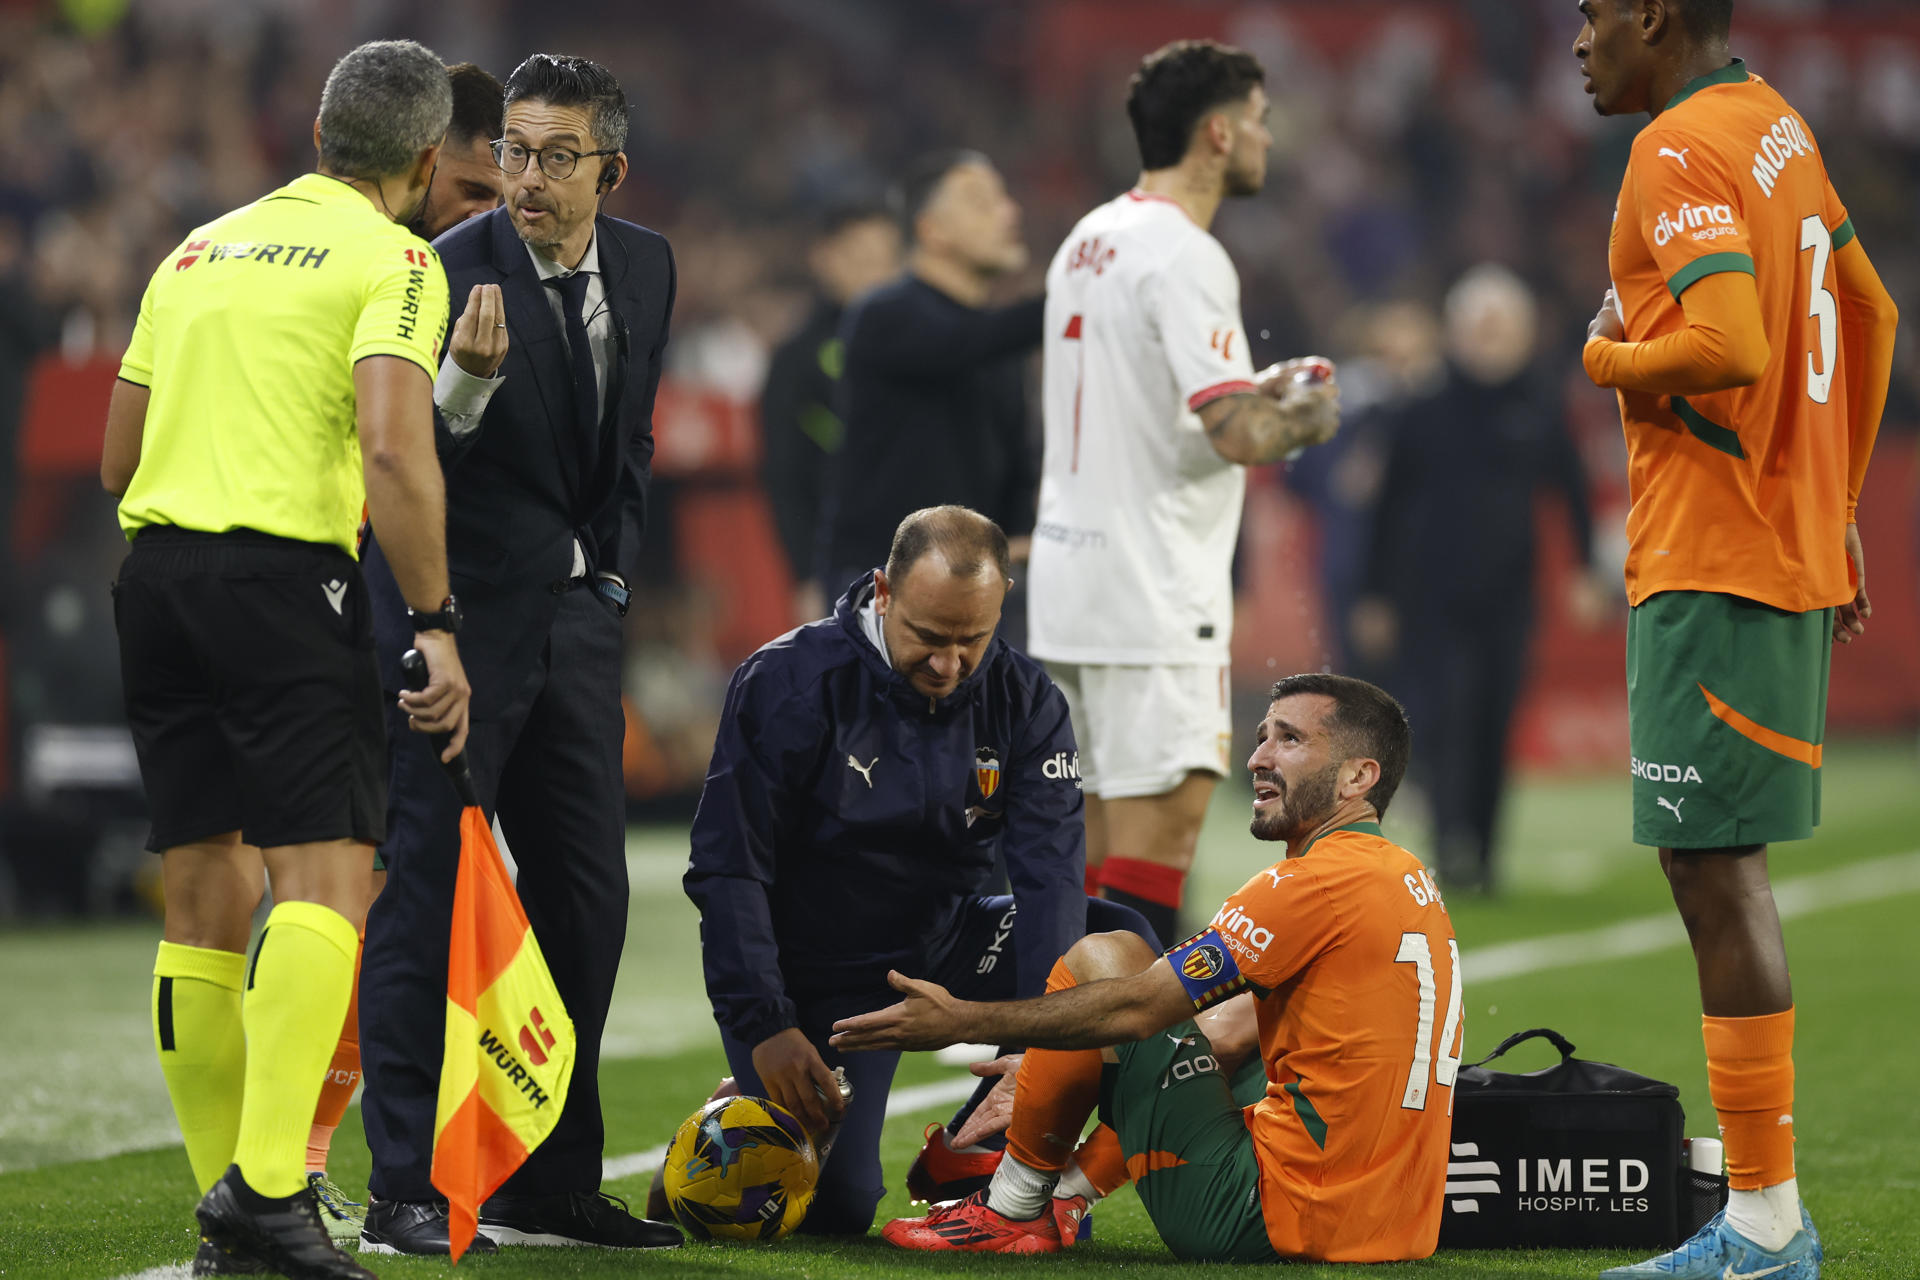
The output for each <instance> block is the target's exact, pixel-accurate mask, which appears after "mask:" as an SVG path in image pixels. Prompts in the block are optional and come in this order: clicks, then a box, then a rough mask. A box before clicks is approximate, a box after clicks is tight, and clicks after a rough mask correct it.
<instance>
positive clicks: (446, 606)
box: [407, 596, 460, 635]
mask: <svg viewBox="0 0 1920 1280" xmlns="http://www.w3.org/2000/svg"><path fill="white" fill-rule="evenodd" d="M407 621H408V622H410V623H412V624H413V629H414V630H415V631H416V632H420V631H444V632H446V633H447V634H448V635H456V634H458V633H459V631H460V602H459V601H458V600H456V599H454V598H453V597H452V596H448V597H447V598H446V599H445V600H442V601H441V602H440V607H439V608H438V609H436V610H434V611H433V612H431V613H428V612H426V611H424V610H420V609H416V608H414V607H413V606H411V605H409V606H407Z"/></svg>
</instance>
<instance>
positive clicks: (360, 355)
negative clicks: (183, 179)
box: [120, 173, 447, 555]
mask: <svg viewBox="0 0 1920 1280" xmlns="http://www.w3.org/2000/svg"><path fill="white" fill-rule="evenodd" d="M446 330H447V275H446V272H445V271H444V270H443V269H442V268H441V266H440V259H439V257H438V256H437V255H436V254H435V253H434V251H433V250H432V249H431V248H430V247H428V245H427V244H426V243H425V242H424V241H422V240H421V239H419V238H418V237H417V236H415V235H414V234H413V233H412V232H410V231H408V230H407V229H406V228H405V227H403V226H399V225H398V224H396V223H394V222H392V221H391V220H389V219H388V218H386V217H384V216H382V215H381V214H380V212H379V211H378V210H376V209H375V208H374V207H373V206H372V205H371V204H370V203H368V201H367V199H366V197H365V196H363V195H361V194H360V193H359V192H358V191H356V190H355V189H354V188H352V187H350V186H348V185H347V184H346V183H344V182H341V181H340V180H338V179H336V178H330V177H327V176H326V175H324V174H318V173H309V174H306V175H304V176H302V177H299V178H296V179H295V180H294V181H293V182H291V183H289V184H288V185H286V186H284V187H282V188H280V189H279V190H278V191H273V192H269V193H268V194H267V195H265V196H262V197H261V198H260V199H258V200H256V201H254V202H253V203H252V204H249V205H246V206H244V207H242V208H239V209H236V210H234V211H233V212H232V213H229V214H227V215H225V216H224V217H221V218H218V219H216V220H215V221H213V222H210V223H208V224H207V225H205V226H203V227H199V228H197V229H195V230H194V231H193V232H192V233H191V234H190V235H188V237H187V239H186V240H185V242H183V243H182V244H181V246H180V248H179V249H178V250H176V251H175V252H174V253H172V254H170V255H168V257H167V259H166V260H165V261H163V262H162V263H161V264H160V267H159V269H158V270H157V271H155V272H154V275H153V279H152V280H151V281H150V282H149V283H148V285H147V291H146V296H145V297H143V298H142V299H141V301H140V316H139V319H138V321H137V322H136V323H135V325H134V331H133V340H132V342H131V343H130V344H129V345H128V347H127V354H126V356H125V358H124V359H123V360H122V362H121V366H120V377H121V378H123V379H124V380H126V381H128V382H132V383H136V384H138V385H140V386H143V387H147V388H148V389H149V391H150V398H149V400H148V403H147V417H146V426H145V428H144V431H143V435H142V439H141V445H140V465H139V467H138V468H137V469H136V470H135V472H134V474H133V480H132V482H131V483H130V484H129V485H128V486H127V492H126V496H125V497H124V498H123V499H122V500H121V503H120V526H121V528H122V529H124V530H125V531H126V533H127V536H128V537H129V538H131V537H133V536H134V535H136V534H137V533H139V531H140V530H141V529H143V528H145V527H147V526H148V525H156V524H159V525H172V526H175V527H178V528H182V529H197V530H200V531H202V532H205V533H224V532H226V531H228V530H232V529H252V530H255V531H257V532H260V533H269V534H273V535H275V536H276V537H282V538H293V539H297V540H299V541H301V542H317V543H325V544H329V545H332V546H336V547H339V548H340V549H341V550H343V551H345V552H346V553H347V554H348V555H357V554H358V539H357V537H356V534H357V531H358V529H359V524H360V513H361V511H362V509H363V508H364V506H365V504H366V481H365V477H364V474H363V473H362V471H361V462H360V438H359V432H358V427H357V419H356V416H355V396H354V384H353V366H354V364H355V363H356V362H358V361H360V360H363V359H365V358H366V357H368V356H379V355H390V356H399V357H400V358H401V359H404V360H410V361H412V362H413V363H415V364H417V365H419V366H420V367H421V368H422V369H424V370H425V371H426V373H427V377H428V378H429V379H431V378H432V377H433V376H434V374H435V373H436V371H437V370H438V369H439V361H440V348H441V343H442V341H443V340H444V339H445V337H446ZM421 394H422V395H426V394H427V391H426V388H425V387H422V388H421Z"/></svg>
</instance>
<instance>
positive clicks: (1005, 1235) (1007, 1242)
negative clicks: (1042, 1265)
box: [880, 1188, 1066, 1253]
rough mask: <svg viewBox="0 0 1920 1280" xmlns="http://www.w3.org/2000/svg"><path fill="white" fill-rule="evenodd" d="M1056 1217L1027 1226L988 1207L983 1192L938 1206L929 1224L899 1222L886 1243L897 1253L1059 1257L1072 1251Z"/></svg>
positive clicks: (888, 1229)
mask: <svg viewBox="0 0 1920 1280" xmlns="http://www.w3.org/2000/svg"><path fill="white" fill-rule="evenodd" d="M1054 1218H1055V1215H1054V1213H1053V1212H1046V1213H1042V1214H1041V1215H1040V1216H1039V1217H1037V1218H1034V1219H1031V1220H1029V1221H1026V1222H1021V1221H1018V1220H1016V1219H1013V1218H1008V1217H1006V1216H1004V1215H1002V1214H998V1213H995V1212H994V1211H993V1210H992V1209H989V1208H988V1207H987V1193H986V1190H985V1189H984V1188H983V1189H981V1190H979V1191H976V1192H974V1193H973V1194H972V1195H970V1196H968V1197H967V1198H966V1199H965V1200H955V1201H952V1202H951V1203H948V1204H943V1205H936V1206H935V1207H934V1209H933V1212H931V1213H929V1214H928V1215H927V1216H926V1217H924V1218H895V1219H894V1220H893V1221H892V1222H889V1223H888V1224H887V1225H886V1226H884V1227H882V1228H881V1229H880V1238H881V1239H882V1240H885V1241H886V1242H887V1243H888V1244H890V1245H893V1246H894V1247H895V1248H897V1249H916V1250H919V1251H921V1252H925V1253H1058V1252H1060V1250H1062V1249H1064V1248H1065V1247H1066V1246H1065V1245H1064V1244H1062V1243H1061V1241H1060V1230H1059V1228H1058V1227H1057V1226H1055V1225H1054Z"/></svg>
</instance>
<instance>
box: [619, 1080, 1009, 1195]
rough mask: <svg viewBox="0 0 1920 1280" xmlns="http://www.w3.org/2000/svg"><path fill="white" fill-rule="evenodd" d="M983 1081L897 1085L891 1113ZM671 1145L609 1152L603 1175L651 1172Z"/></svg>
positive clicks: (942, 1101)
mask: <svg viewBox="0 0 1920 1280" xmlns="http://www.w3.org/2000/svg"><path fill="white" fill-rule="evenodd" d="M979 1083H980V1081H979V1080H978V1079H977V1078H976V1077H974V1076H957V1077H955V1078H953V1079H951V1080H935V1081H933V1082H932V1083H930V1084H916V1085H909V1086H908V1087H907V1088H905V1089H895V1090H894V1091H893V1092H892V1093H890V1094H888V1095H887V1114H888V1115H889V1116H905V1115H912V1114H913V1113H914V1112H916V1111H925V1110H927V1109H928V1108H929V1107H943V1106H946V1105H947V1104H948V1103H952V1102H958V1101H960V1099H962V1098H964V1097H966V1096H967V1095H968V1094H970V1093H972V1092H973V1090H974V1086H975V1085H977V1084H979ZM667 1145H668V1144H666V1143H664V1142H663V1143H661V1144H660V1145H659V1146H657V1147H648V1148H647V1149H646V1150H645V1151H636V1152H634V1153H633V1154H632V1155H625V1156H609V1157H608V1158H607V1159H606V1161H605V1162H604V1163H602V1164H601V1166H600V1177H601V1178H602V1179H603V1180H604V1181H607V1182H611V1181H613V1180H614V1179H615V1178H630V1177H632V1176H633V1175H634V1174H636V1173H647V1172H649V1171H651V1170H653V1169H657V1168H659V1166H660V1162H661V1161H662V1160H664V1159H666V1156H667Z"/></svg>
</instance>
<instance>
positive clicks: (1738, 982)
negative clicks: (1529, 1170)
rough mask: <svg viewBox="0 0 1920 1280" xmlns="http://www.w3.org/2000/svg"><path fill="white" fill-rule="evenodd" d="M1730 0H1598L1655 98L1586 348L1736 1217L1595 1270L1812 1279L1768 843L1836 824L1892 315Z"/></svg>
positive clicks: (1598, 69) (1644, 730)
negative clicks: (1750, 53) (1833, 758)
mask: <svg viewBox="0 0 1920 1280" xmlns="http://www.w3.org/2000/svg"><path fill="white" fill-rule="evenodd" d="M1732 10H1733V4H1732V0H1582V3H1581V4H1580V12H1581V13H1582V14H1583V15H1584V17H1585V19H1586V23H1585V26H1584V27H1583V29H1582V30H1581V33H1580V38H1579V41H1578V42H1577V43H1576V44H1575V46H1574V54H1575V56H1576V57H1578V58H1579V59H1580V61H1581V64H1582V67H1583V73H1584V75H1585V77H1586V80H1587V83H1588V89H1589V92H1591V93H1592V94H1593V95H1594V105H1595V107H1596V108H1597V109H1598V110H1599V112H1600V113H1601V114H1602V115H1626V114H1632V113H1636V112H1646V113H1647V114H1649V115H1650V116H1652V117H1653V123H1652V124H1651V125H1650V126H1648V127H1647V128H1646V129H1645V130H1644V131H1642V132H1641V134H1640V136H1639V137H1638V139H1636V140H1635V142H1634V146H1633V154H1632V158H1631V160H1630V161H1629V162H1628V166H1627V174H1626V179H1625V181H1624V182H1623V184H1622V186H1621V190H1620V203H1619V207H1618V210H1617V212H1616V214H1615V220H1614V227H1613V238H1612V246H1611V252H1610V255H1609V257H1610V266H1611V268H1612V276H1613V281H1614V289H1613V290H1612V291H1610V292H1609V293H1608V295H1607V299H1606V302H1605V304H1604V305H1603V306H1602V308H1601V310H1600V314H1599V315H1598V316H1596V317H1595V319H1594V322H1593V327H1592V329H1591V330H1590V331H1589V339H1588V342H1587V347H1586V353H1585V356H1586V367H1587V372H1588V374H1589V375H1590V376H1591V377H1592V378H1593V380H1594V382H1595V383H1597V384H1598V385H1600V386H1603V387H1612V388H1616V389H1618V391H1619V393H1620V404H1621V417H1622V419H1623V421H1624V424H1625V428H1626V437H1627V467H1628V485H1629V489H1630V494H1631V497H1632V503H1633V505H1632V510H1631V512H1630V513H1629V515H1628V517H1627V537H1628V551H1627V565H1626V577H1627V599H1628V602H1629V603H1630V604H1631V605H1632V606H1633V612H1632V616H1631V619H1630V621H1629V623H1628V630H1627V694H1628V706H1629V714H1630V720H1631V736H1632V752H1633V764H1632V767H1633V776H1634V783H1633V786H1634V823H1633V828H1634V830H1633V835H1634V839H1635V840H1636V841H1637V842H1639V843H1641V844H1647V845H1653V846H1657V847H1658V848H1659V850H1660V862H1661V866H1662V867H1663V869H1664V870H1665V871H1666V874H1667V879H1668V881H1669V882H1670V884H1671V886H1672V889H1673V898H1674V903H1675V905H1676V906H1678V908H1679V909H1680V916H1681V919H1682V920H1683V921H1685V923H1686V926H1687V932H1688V935H1689V936H1690V938H1691V939H1692V943H1693V952H1694V960H1695V963H1696V966H1697V968H1698V972H1699V980H1700V996H1701V1005H1702V1008H1703V1011H1704V1015H1705V1016H1704V1017H1703V1019H1702V1028H1703V1034H1704V1037H1705V1040H1706V1049H1707V1082H1708V1086H1709V1089H1710V1091H1711V1093H1712V1095H1713V1103H1714V1108H1715V1110H1716V1111H1717V1112H1718V1114H1719V1120H1720V1128H1721V1132H1722V1134H1723V1136H1724V1138H1725V1141H1726V1153H1727V1172H1728V1176H1729V1179H1730V1181H1731V1184H1732V1193H1731V1196H1730V1198H1729V1200H1728V1204H1727V1209H1726V1211H1725V1213H1724V1214H1722V1215H1720V1216H1718V1217H1716V1218H1715V1219H1714V1220H1713V1221H1711V1222H1709V1223H1708V1224H1707V1225H1706V1226H1705V1227H1704V1228H1702V1229H1701V1231H1700V1233H1699V1234H1698V1235H1696V1236H1695V1237H1694V1238H1693V1239H1691V1240H1689V1241H1687V1242H1686V1243H1685V1244H1683V1245H1682V1246H1681V1247H1680V1248H1679V1249H1677V1250H1675V1251H1674V1252H1672V1253H1669V1254H1664V1255H1661V1256H1660V1257H1657V1258H1653V1259H1650V1260H1649V1261H1647V1262H1643V1263H1640V1264H1637V1265H1635V1266H1631V1267H1620V1268H1616V1269H1614V1270H1611V1271H1607V1272H1605V1273H1603V1274H1604V1276H1605V1277H1607V1278H1617V1280H1626V1278H1627V1277H1641V1276H1647V1277H1652V1276H1661V1277H1669V1278H1673V1280H1704V1278H1705V1277H1721V1276H1733V1275H1747V1276H1754V1277H1759V1276H1767V1277H1769V1278H1770V1280H1815V1277H1817V1276H1818V1275H1819V1273H1820V1259H1821V1249H1820V1242H1819V1237H1818V1236H1817V1235H1816V1234H1815V1233H1814V1230H1813V1222H1812V1219H1811V1217H1809V1216H1808V1215H1807V1214H1806V1212H1805V1210H1804V1209H1803V1208H1802V1207H1801V1205H1800V1197H1799V1188H1798V1183H1797V1181H1796V1180H1795V1177H1794V1162H1793V1114H1792V1112H1793V1057H1792V1054H1793V995H1792V989H1791V986H1790V984H1789V980H1788V974H1787V958H1786V947H1785V943H1784V941H1783V938H1782V935H1781V930H1780V919H1779V915H1778V912H1777V911H1776V909H1775V907H1774V901H1773V893H1772V888H1771V885H1770V883H1769V881H1768V877H1767V845H1768V843H1770V842H1773V841H1777V840H1799V839H1805V838H1806V837H1807V836H1809V835H1810V834H1812V831H1813V828H1814V826H1815V825H1817V824H1818V822H1819V820H1820V757H1821V746H1820V744H1821V739H1822V737H1823V735H1824V727H1825V720H1826V697H1827V668H1828V660H1829V656H1830V653H1831V644H1832V642H1833V641H1834V640H1838V641H1840V642H1841V643H1843V644H1844V643H1851V642H1852V640H1853V639H1854V638H1855V637H1856V636H1859V635H1862V634H1864V632H1865V625H1866V619H1867V618H1868V617H1869V616H1870V615H1871V613H1872V610H1871V607H1870V606H1869V604H1868V602H1867V594H1866V573H1865V567H1864V564H1863V563H1862V555H1861V548H1860V535H1859V530H1858V528H1857V527H1856V526H1855V524H1854V508H1855V505H1856V504H1857V502H1858V501H1859V497H1860V486H1861V482H1862V480H1863V479H1864V478H1865V476H1866V470H1867V459H1868V457H1869V456H1870V454H1871V453H1872V450H1873V440H1874V435H1875V433H1876V432H1877V430H1878V428H1879V424H1880V414H1881V410H1882V409H1883V408H1884V407H1885V404H1886V395H1887V382H1888V377H1889V374H1890V371H1891V368H1892V360H1893V341H1894V330H1895V325H1896V322H1897V319H1898V316H1897V314H1896V312H1895V309H1894V306H1893V302H1892V299H1890V298H1889V297H1888V296H1887V292H1886V289H1885V288H1884V287H1883V286H1882V285H1881V283H1880V279H1879V276H1878V275H1876V274H1875V272H1874V269H1873V266H1872V264H1871V263H1870V262H1869V261H1868V260H1867V255H1866V253H1865V251H1864V250H1863V249H1862V248H1861V246H1860V242H1859V240H1858V239H1857V238H1856V237H1855V235H1854V231H1853V223H1852V221H1851V220H1850V219H1849V218H1848V217H1847V211H1846V209H1845V207H1844V206H1843V205H1842V204H1841V202H1840V198H1839V196H1838V195H1836V194H1835V193H1834V190H1833V186H1832V184H1831V183H1830V182H1829V181H1828V178H1827V172H1826V165H1825V163H1824V162H1823V161H1822V159H1821V153H1820V149H1819V147H1818V145H1817V144H1816V143H1815V141H1814V138H1813V134H1812V131H1811V130H1810V129H1808V127H1807V125H1806V122H1805V121H1804V120H1803V119H1801V117H1800V116H1799V114H1798V113H1797V112H1795V111H1794V109H1793V108H1792V107H1791V106H1789V105H1788V104H1787V103H1786V101H1785V100H1784V99H1782V98H1781V97H1780V95H1779V94H1778V93H1776V92H1775V91H1774V90H1773V89H1772V88H1771V87H1770V86H1769V85H1768V84H1767V83H1766V82H1765V81H1763V80H1762V79H1760V78H1759V77H1758V76H1755V75H1753V74H1751V73H1750V72H1748V70H1747V68H1746V64H1745V63H1743V62H1741V61H1739V60H1737V59H1734V58H1732V57H1731V56H1730V55H1729V53H1728V43H1727V41H1728V32H1729V26H1730V24H1731V20H1732Z"/></svg>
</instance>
